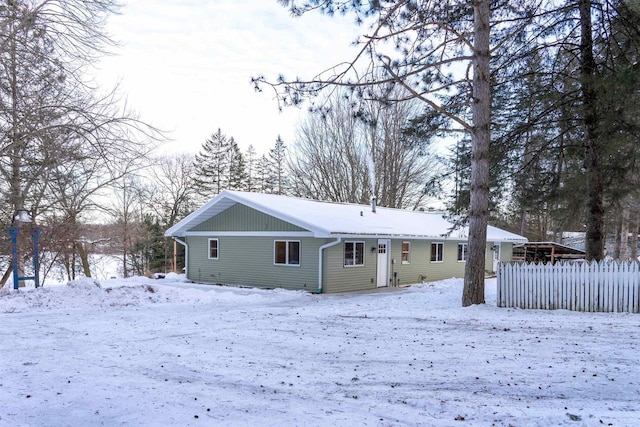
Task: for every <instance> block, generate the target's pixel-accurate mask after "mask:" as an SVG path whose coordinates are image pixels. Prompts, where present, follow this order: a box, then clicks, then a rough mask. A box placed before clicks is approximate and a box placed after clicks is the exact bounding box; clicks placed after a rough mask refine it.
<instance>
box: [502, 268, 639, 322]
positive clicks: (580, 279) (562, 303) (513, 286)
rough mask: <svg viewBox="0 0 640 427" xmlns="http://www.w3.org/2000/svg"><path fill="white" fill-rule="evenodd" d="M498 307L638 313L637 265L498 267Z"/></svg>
mask: <svg viewBox="0 0 640 427" xmlns="http://www.w3.org/2000/svg"><path fill="white" fill-rule="evenodd" d="M497 303H498V307H519V308H532V309H547V310H554V309H566V310H576V311H592V312H596V311H597V312H627V313H640V264H639V263H638V262H637V261H634V262H626V261H623V262H606V261H601V262H591V263H587V262H580V263H556V264H555V265H551V264H527V263H500V265H499V266H498V300H497Z"/></svg>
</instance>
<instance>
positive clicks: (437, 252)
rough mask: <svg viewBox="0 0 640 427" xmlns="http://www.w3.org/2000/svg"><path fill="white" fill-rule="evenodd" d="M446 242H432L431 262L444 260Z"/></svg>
mask: <svg viewBox="0 0 640 427" xmlns="http://www.w3.org/2000/svg"><path fill="white" fill-rule="evenodd" d="M443 253H444V243H440V242H436V243H431V262H442V260H443Z"/></svg>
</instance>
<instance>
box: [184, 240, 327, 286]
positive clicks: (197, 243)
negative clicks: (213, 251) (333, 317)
mask: <svg viewBox="0 0 640 427" xmlns="http://www.w3.org/2000/svg"><path fill="white" fill-rule="evenodd" d="M209 238H217V239H218V259H217V260H210V259H208V240H209ZM274 240H297V241H300V265H299V266H290V265H274V263H273V248H274ZM187 243H188V245H189V266H188V268H187V273H188V278H189V279H190V280H194V281H196V282H203V283H221V284H231V285H248V286H256V287H266V288H286V289H294V290H298V289H299V290H306V291H311V292H315V291H317V288H318V248H319V247H320V246H321V245H323V244H324V243H326V241H325V240H323V239H313V238H308V237H306V238H297V237H296V238H291V237H287V238H278V237H232V236H216V235H215V234H214V233H212V234H211V236H206V237H205V236H202V237H201V236H189V237H187Z"/></svg>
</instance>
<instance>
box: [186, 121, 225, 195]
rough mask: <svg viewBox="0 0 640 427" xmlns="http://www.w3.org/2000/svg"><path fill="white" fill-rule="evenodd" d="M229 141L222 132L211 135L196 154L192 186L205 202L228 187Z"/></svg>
mask: <svg viewBox="0 0 640 427" xmlns="http://www.w3.org/2000/svg"><path fill="white" fill-rule="evenodd" d="M232 141H233V138H231V141H230V140H229V139H228V138H227V136H226V135H224V134H223V133H222V130H220V129H218V131H217V132H216V133H214V134H212V135H211V136H210V137H209V139H207V140H206V141H205V142H204V144H203V145H202V149H201V150H200V152H199V153H198V154H196V159H195V162H194V163H195V166H196V176H195V177H194V186H195V187H196V191H197V193H198V194H199V195H200V196H201V197H203V198H204V199H205V200H207V199H209V198H211V197H213V196H215V195H216V194H219V193H220V192H221V191H222V190H224V189H225V188H228V186H229V168H230V165H229V151H230V149H231V146H232V145H231V142H232Z"/></svg>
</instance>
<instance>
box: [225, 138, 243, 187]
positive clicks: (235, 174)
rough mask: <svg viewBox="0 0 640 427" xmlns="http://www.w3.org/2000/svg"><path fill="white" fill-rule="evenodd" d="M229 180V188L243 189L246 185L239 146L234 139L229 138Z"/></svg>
mask: <svg viewBox="0 0 640 427" xmlns="http://www.w3.org/2000/svg"><path fill="white" fill-rule="evenodd" d="M228 157H229V180H228V183H229V185H228V187H227V188H229V189H230V190H245V189H246V185H247V171H246V165H245V161H244V157H243V156H242V152H241V151H240V147H238V144H236V142H235V140H234V139H233V138H231V140H230V144H229V152H228Z"/></svg>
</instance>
